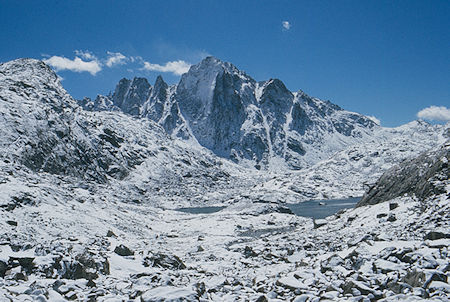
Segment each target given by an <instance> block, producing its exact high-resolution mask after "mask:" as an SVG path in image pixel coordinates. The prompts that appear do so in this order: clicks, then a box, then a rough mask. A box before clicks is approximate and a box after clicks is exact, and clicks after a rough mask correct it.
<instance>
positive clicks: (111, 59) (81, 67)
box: [42, 50, 191, 75]
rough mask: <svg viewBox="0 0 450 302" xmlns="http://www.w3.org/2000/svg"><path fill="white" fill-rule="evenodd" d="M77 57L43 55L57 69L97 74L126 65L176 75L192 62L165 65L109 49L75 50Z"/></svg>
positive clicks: (171, 62)
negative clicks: (102, 53) (95, 51)
mask: <svg viewBox="0 0 450 302" xmlns="http://www.w3.org/2000/svg"><path fill="white" fill-rule="evenodd" d="M74 53H75V58H74V59H73V60H72V59H69V58H66V57H64V56H51V57H50V56H49V55H42V56H43V57H44V58H45V59H44V60H43V61H44V62H45V63H47V64H48V65H50V66H51V67H53V68H54V69H55V70H56V71H60V70H69V71H73V72H89V73H90V74H92V75H96V74H97V73H98V72H100V71H102V70H103V69H104V68H112V67H114V66H119V65H126V66H125V68H126V69H127V70H134V69H135V68H137V69H140V70H147V71H159V72H170V73H173V74H175V75H182V74H183V73H186V72H187V71H188V70H189V68H190V67H191V64H189V63H187V62H186V61H184V60H174V61H169V62H167V63H165V64H163V65H161V64H155V63H150V62H148V61H146V60H145V59H144V58H142V57H140V56H127V55H124V54H122V53H120V52H111V51H107V52H106V56H96V55H95V54H93V53H92V52H90V51H88V50H75V51H74Z"/></svg>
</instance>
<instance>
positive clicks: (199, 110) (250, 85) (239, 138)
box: [80, 57, 379, 169]
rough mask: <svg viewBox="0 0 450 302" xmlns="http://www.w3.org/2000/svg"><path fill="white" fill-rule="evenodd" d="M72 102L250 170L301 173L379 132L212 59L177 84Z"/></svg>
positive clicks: (135, 85)
mask: <svg viewBox="0 0 450 302" xmlns="http://www.w3.org/2000/svg"><path fill="white" fill-rule="evenodd" d="M80 104H81V105H82V106H83V107H84V108H86V109H88V110H121V111H123V112H125V113H127V114H130V115H133V116H138V117H148V118H149V119H151V120H153V121H155V122H157V123H158V124H160V125H162V126H163V127H164V129H166V131H167V132H168V133H169V134H171V135H172V136H174V137H181V138H185V139H186V138H187V139H191V140H194V141H196V142H198V143H199V144H200V145H201V146H203V147H206V148H207V149H209V150H211V151H213V152H214V153H215V154H216V155H218V156H220V157H224V158H228V159H232V160H233V161H235V162H238V163H247V164H249V165H251V166H253V165H255V166H256V167H257V168H259V167H263V168H267V167H268V168H285V167H286V166H287V167H289V168H292V169H300V168H304V167H307V166H310V165H312V164H314V163H316V162H318V161H319V160H322V159H326V158H328V157H329V156H330V155H331V154H333V153H334V152H336V151H338V150H342V149H343V148H345V147H346V146H348V145H353V144H355V143H357V142H361V141H364V139H365V138H367V137H368V136H370V135H372V133H373V131H374V130H375V129H377V128H379V126H378V125H376V123H375V122H374V121H372V119H370V118H368V117H366V116H364V115H361V114H358V113H353V112H349V111H345V110H343V109H341V108H340V107H339V106H337V105H334V104H332V103H330V102H328V101H322V100H319V99H317V98H312V97H309V96H308V95H306V94H305V93H304V92H302V91H299V92H295V93H292V92H290V91H289V90H288V89H287V88H286V86H285V85H284V84H283V82H281V81H280V80H278V79H270V80H268V81H264V82H256V81H255V80H254V79H252V78H251V77H250V76H248V75H247V74H246V73H245V72H243V71H240V70H239V69H237V68H236V67H235V66H234V65H232V64H231V63H226V62H222V61H220V60H218V59H216V58H214V57H207V58H205V59H204V60H203V61H201V62H200V63H199V64H197V65H194V66H192V67H191V68H190V70H189V72H187V73H185V74H184V75H182V77H181V80H180V82H179V83H178V84H177V85H174V86H168V85H167V84H166V83H165V82H164V81H163V80H162V78H161V77H158V78H157V80H156V82H155V84H154V86H151V85H150V84H149V83H148V82H147V80H145V79H143V78H134V79H133V80H127V79H122V80H120V82H119V83H118V84H117V86H116V89H115V91H114V93H111V94H110V95H108V96H100V95H99V96H98V97H97V98H96V99H95V100H90V99H88V98H85V99H83V100H82V101H80ZM286 164H287V165H286Z"/></svg>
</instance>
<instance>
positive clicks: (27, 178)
mask: <svg viewBox="0 0 450 302" xmlns="http://www.w3.org/2000/svg"><path fill="white" fill-rule="evenodd" d="M111 87H112V86H111ZM449 160H450V124H449V123H448V124H446V125H439V124H437V125H432V124H428V123H426V122H424V121H413V122H410V123H408V124H405V125H402V126H400V127H396V128H386V127H382V126H380V125H379V124H378V123H377V121H376V119H374V118H371V117H367V116H364V115H362V114H358V113H354V112H350V111H346V110H344V109H342V108H340V107H339V106H337V105H335V104H333V103H331V102H329V101H323V100H320V99H318V98H314V97H311V96H308V95H307V94H306V93H304V92H303V91H298V92H291V91H289V90H288V89H287V88H286V86H285V85H284V84H283V82H282V81H280V80H278V79H270V80H267V81H263V82H257V81H255V80H254V79H252V78H251V77H250V76H249V75H247V74H246V73H245V72H243V71H241V70H239V69H238V68H237V67H235V66H234V65H232V64H231V63H226V62H222V61H220V60H219V59H217V58H214V57H207V58H205V59H204V60H203V61H201V62H200V63H198V64H197V65H193V66H191V67H190V69H189V71H188V72H187V73H185V74H183V75H182V76H181V79H180V81H179V83H178V84H176V85H168V84H166V83H165V82H164V80H163V78H162V77H161V76H159V77H158V78H157V79H156V82H155V83H154V84H153V85H151V84H150V83H149V82H148V81H147V79H145V78H134V79H122V80H120V81H119V83H118V84H117V85H116V87H115V90H114V91H113V92H112V93H110V94H108V95H106V96H104V95H98V96H97V97H96V98H95V99H90V98H84V99H82V100H75V99H73V98H72V97H71V96H70V95H69V94H68V93H67V92H66V91H65V90H64V88H63V87H62V85H61V83H60V81H59V78H58V76H57V75H56V74H55V73H54V72H53V71H52V70H51V68H50V67H49V66H47V65H46V64H45V63H43V62H42V61H39V60H35V59H17V60H14V61H10V62H6V63H2V64H0V217H1V219H0V301H66V300H76V301H142V302H147V301H259V302H263V301H296V302H300V301H422V300H423V301H448V297H449V295H450V285H449V283H448V279H449V278H448V277H449V274H450V261H449V260H450V255H449V246H450V203H449V200H450V181H449V174H450V170H449ZM349 197H362V198H361V200H360V201H359V202H358V203H357V204H356V207H354V208H348V209H343V210H340V211H339V212H337V213H335V214H334V215H331V216H328V217H326V218H325V219H312V218H308V217H303V216H297V215H294V214H293V213H292V211H291V210H290V205H291V204H297V203H301V202H304V201H307V200H333V199H345V198H349ZM325 203H326V202H325ZM324 206H325V207H326V206H327V205H326V204H325V205H324ZM181 208H197V209H202V208H203V209H214V210H215V212H213V213H200V212H199V213H193V212H189V211H188V212H186V211H180V209H181ZM306 216H308V215H306Z"/></svg>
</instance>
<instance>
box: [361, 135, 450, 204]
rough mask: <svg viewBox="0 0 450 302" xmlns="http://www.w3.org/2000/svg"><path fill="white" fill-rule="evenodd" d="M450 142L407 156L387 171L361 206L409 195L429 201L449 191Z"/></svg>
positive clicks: (362, 200)
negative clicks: (410, 156)
mask: <svg viewBox="0 0 450 302" xmlns="http://www.w3.org/2000/svg"><path fill="white" fill-rule="evenodd" d="M449 160H450V143H448V142H447V143H446V144H445V145H444V146H442V147H441V148H439V149H437V150H433V151H428V152H425V153H422V154H421V155H419V156H418V157H416V158H413V159H407V160H405V161H403V162H402V163H400V164H399V165H397V166H395V167H393V168H391V169H389V170H388V171H386V172H385V173H384V174H383V175H382V176H381V178H380V179H379V180H378V182H377V183H376V184H375V186H373V187H372V188H371V189H370V190H369V191H368V192H367V193H366V194H365V195H364V196H363V198H362V199H361V201H360V202H359V203H358V205H357V206H365V205H373V204H378V203H381V202H384V201H388V200H391V199H394V198H396V197H399V196H403V195H405V194H407V195H410V196H415V197H417V198H418V199H419V200H425V199H426V198H427V197H429V196H431V195H438V194H442V193H445V186H446V184H448V182H449V175H450V169H449Z"/></svg>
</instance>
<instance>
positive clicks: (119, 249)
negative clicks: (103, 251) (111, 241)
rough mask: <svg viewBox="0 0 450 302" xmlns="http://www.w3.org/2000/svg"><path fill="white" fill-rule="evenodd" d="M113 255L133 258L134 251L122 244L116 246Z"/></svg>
mask: <svg viewBox="0 0 450 302" xmlns="http://www.w3.org/2000/svg"><path fill="white" fill-rule="evenodd" d="M114 253H116V254H117V255H119V256H133V255H134V251H132V250H131V249H129V248H128V247H127V246H125V245H123V244H120V245H118V246H116V248H115V249H114Z"/></svg>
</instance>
